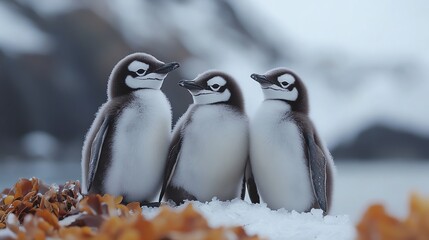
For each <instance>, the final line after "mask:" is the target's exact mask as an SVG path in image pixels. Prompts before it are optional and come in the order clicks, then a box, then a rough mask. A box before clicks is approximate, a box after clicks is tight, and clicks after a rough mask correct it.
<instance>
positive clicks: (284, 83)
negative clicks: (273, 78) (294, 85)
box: [281, 81, 289, 87]
mask: <svg viewBox="0 0 429 240" xmlns="http://www.w3.org/2000/svg"><path fill="white" fill-rule="evenodd" d="M281 84H282V86H283V87H286V86H287V85H288V84H289V83H288V82H286V81H284V82H281Z"/></svg>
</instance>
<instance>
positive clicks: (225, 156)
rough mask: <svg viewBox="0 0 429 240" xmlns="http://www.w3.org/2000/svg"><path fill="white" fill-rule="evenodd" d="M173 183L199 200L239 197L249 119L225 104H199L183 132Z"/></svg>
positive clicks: (246, 150)
mask: <svg viewBox="0 0 429 240" xmlns="http://www.w3.org/2000/svg"><path fill="white" fill-rule="evenodd" d="M183 136H184V137H183V138H184V139H183V143H182V148H181V152H180V156H179V159H178V163H177V167H176V171H175V173H174V176H173V179H172V181H173V184H174V185H176V186H180V187H183V188H184V189H185V190H186V191H188V192H189V193H190V194H192V195H194V196H195V197H196V198H197V199H198V200H200V201H210V200H211V199H212V198H213V197H217V198H218V199H220V200H230V199H233V198H236V197H237V196H238V195H239V193H240V186H241V180H242V177H243V174H244V168H245V164H246V159H247V154H248V120H247V117H245V115H243V114H241V113H238V112H236V111H234V110H232V109H230V108H229V107H224V106H222V105H206V106H202V107H199V108H198V109H197V110H196V111H195V112H194V113H193V116H192V117H191V120H190V123H189V124H188V125H187V126H186V128H185V129H184V132H183Z"/></svg>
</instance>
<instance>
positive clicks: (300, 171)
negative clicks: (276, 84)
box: [250, 101, 314, 211]
mask: <svg viewBox="0 0 429 240" xmlns="http://www.w3.org/2000/svg"><path fill="white" fill-rule="evenodd" d="M250 160H251V164H252V169H253V173H254V177H255V181H256V185H257V187H258V190H259V193H260V195H261V198H262V199H263V201H264V202H266V203H267V205H268V206H269V207H270V208H272V209H279V208H285V209H287V210H296V211H305V210H307V209H309V208H310V207H311V205H312V203H313V201H314V197H313V191H312V186H311V182H310V176H309V170H308V167H307V165H306V158H305V153H304V149H303V144H302V134H301V131H300V129H299V128H298V126H297V125H296V123H295V122H294V120H293V119H292V118H291V117H290V116H289V106H288V105H287V104H285V103H283V102H280V101H264V102H263V103H262V105H261V106H260V108H259V110H258V111H257V113H256V115H255V117H254V118H253V119H252V121H251V125H250Z"/></svg>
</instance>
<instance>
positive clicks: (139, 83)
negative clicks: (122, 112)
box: [108, 53, 179, 98]
mask: <svg viewBox="0 0 429 240" xmlns="http://www.w3.org/2000/svg"><path fill="white" fill-rule="evenodd" d="M178 67H179V64H178V63H176V62H172V63H164V62H161V61H159V60H158V59H156V58H155V57H153V56H152V55H149V54H146V53H133V54H130V55H128V56H126V57H125V58H123V59H122V60H121V61H119V62H118V63H117V64H116V66H115V67H114V68H113V70H112V73H111V74H110V78H109V86H108V95H109V97H110V98H112V97H117V96H122V95H125V94H129V93H130V92H132V91H135V90H139V89H155V90H159V89H160V88H161V86H162V83H163V81H164V78H165V77H166V76H167V74H168V73H169V72H171V71H173V70H174V69H176V68H178Z"/></svg>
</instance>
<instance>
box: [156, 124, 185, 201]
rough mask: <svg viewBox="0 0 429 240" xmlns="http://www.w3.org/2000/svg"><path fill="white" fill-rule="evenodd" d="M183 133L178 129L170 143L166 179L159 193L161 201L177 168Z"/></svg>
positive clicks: (165, 172)
mask: <svg viewBox="0 0 429 240" xmlns="http://www.w3.org/2000/svg"><path fill="white" fill-rule="evenodd" d="M182 140H183V138H182V133H181V132H180V131H177V132H176V133H175V134H174V136H173V138H172V140H171V143H170V150H169V151H168V158H167V165H166V167H165V171H164V179H163V182H162V188H161V192H160V194H159V200H158V201H159V202H161V200H162V198H163V197H164V194H165V191H166V190H167V187H168V185H169V184H170V181H171V177H172V176H173V172H174V169H175V168H176V164H177V159H178V157H179V155H180V149H181V148H182Z"/></svg>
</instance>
